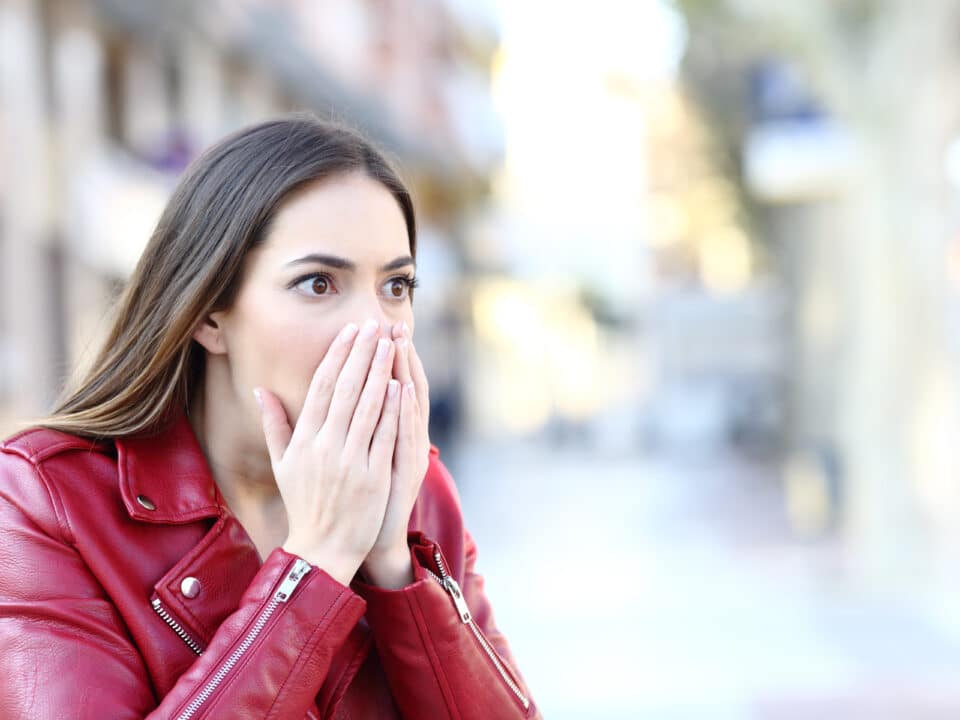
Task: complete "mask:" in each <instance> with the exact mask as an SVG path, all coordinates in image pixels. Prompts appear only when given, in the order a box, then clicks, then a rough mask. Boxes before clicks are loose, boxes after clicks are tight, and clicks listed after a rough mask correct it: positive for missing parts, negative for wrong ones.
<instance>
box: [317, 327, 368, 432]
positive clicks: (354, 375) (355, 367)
mask: <svg viewBox="0 0 960 720" xmlns="http://www.w3.org/2000/svg"><path fill="white" fill-rule="evenodd" d="M379 332H380V324H379V323H378V322H377V321H376V320H373V319H371V320H367V322H365V323H364V325H363V327H362V328H361V329H360V332H359V334H358V335H357V339H356V341H355V342H354V343H353V347H352V348H351V349H350V355H348V356H347V360H346V362H345V363H344V365H343V369H342V370H341V371H340V375H339V376H338V377H337V379H336V382H335V383H334V387H333V394H332V395H331V397H330V406H329V408H328V410H327V417H326V419H325V420H324V422H323V428H322V429H323V430H324V431H325V434H326V435H327V436H328V437H329V438H330V439H331V440H332V441H334V442H335V443H337V444H338V445H340V444H341V443H342V442H343V441H344V439H345V438H346V436H347V428H349V427H350V420H351V419H352V418H353V413H354V411H355V410H356V408H357V402H358V400H359V399H360V393H361V392H362V391H363V386H364V385H366V383H367V375H368V374H369V373H370V367H371V364H372V362H373V354H374V351H375V350H376V347H377V335H378V334H379ZM341 447H342V445H341Z"/></svg>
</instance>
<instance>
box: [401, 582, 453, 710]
mask: <svg viewBox="0 0 960 720" xmlns="http://www.w3.org/2000/svg"><path fill="white" fill-rule="evenodd" d="M404 595H405V596H406V597H407V605H408V606H409V608H410V614H411V615H412V616H413V620H414V624H415V625H416V627H417V632H418V633H419V635H420V642H421V643H423V649H424V650H425V651H426V653H427V658H428V659H429V660H430V666H431V667H432V668H433V675H434V678H435V679H436V681H437V686H438V687H439V688H440V694H441V695H442V696H443V698H444V700H445V701H446V703H447V711H448V712H449V713H450V717H451V718H454V719H455V720H459V718H460V710H459V708H457V704H456V702H455V700H454V697H453V690H452V689H451V688H450V686H449V684H448V683H447V677H446V675H445V674H444V673H443V669H442V667H441V665H440V658H439V657H438V656H437V653H436V646H435V644H434V641H433V636H432V635H431V634H430V627H429V626H428V625H427V621H426V617H425V615H424V612H423V607H422V606H421V605H420V599H419V598H418V597H417V596H416V593H407V592H405V593H404ZM411 595H412V596H413V597H412V598H411Z"/></svg>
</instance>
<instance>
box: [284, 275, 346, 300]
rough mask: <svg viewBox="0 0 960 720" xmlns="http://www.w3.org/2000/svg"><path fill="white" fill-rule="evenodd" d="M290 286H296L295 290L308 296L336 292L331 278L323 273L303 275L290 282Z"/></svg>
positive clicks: (334, 293)
mask: <svg viewBox="0 0 960 720" xmlns="http://www.w3.org/2000/svg"><path fill="white" fill-rule="evenodd" d="M290 287H291V288H296V290H297V292H300V293H303V294H304V295H307V296H309V297H321V296H323V295H336V294H337V288H336V287H335V286H334V284H333V282H332V279H331V278H330V276H329V275H326V274H324V273H311V274H310V275H307V276H305V277H301V278H297V279H296V280H294V281H293V282H292V283H291V284H290Z"/></svg>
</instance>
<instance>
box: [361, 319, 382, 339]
mask: <svg viewBox="0 0 960 720" xmlns="http://www.w3.org/2000/svg"><path fill="white" fill-rule="evenodd" d="M379 329H380V323H378V322H377V321H376V320H374V319H373V318H370V319H369V320H367V321H366V322H365V323H364V324H363V330H361V331H360V337H362V338H363V339H364V340H369V339H370V338H372V337H373V336H374V335H376V334H377V330H379Z"/></svg>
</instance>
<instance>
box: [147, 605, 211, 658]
mask: <svg viewBox="0 0 960 720" xmlns="http://www.w3.org/2000/svg"><path fill="white" fill-rule="evenodd" d="M151 605H153V611H154V612H155V613H156V614H157V615H159V616H160V617H161V618H162V619H163V621H164V622H165V623H166V624H167V625H169V626H170V627H171V628H172V629H173V631H174V632H175V633H176V634H177V637H179V638H180V639H181V640H183V642H185V643H186V644H187V647H188V648H190V649H191V650H193V652H194V653H196V654H197V655H201V654H203V650H202V649H201V648H200V643H198V642H197V641H196V640H194V639H193V638H192V637H191V636H190V634H189V633H188V632H187V631H186V630H184V629H183V626H182V625H181V624H180V623H178V622H177V621H176V620H174V619H173V616H172V615H170V613H168V612H167V611H166V610H165V609H164V607H163V603H161V602H160V598H156V599H154V600H152V601H151Z"/></svg>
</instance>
